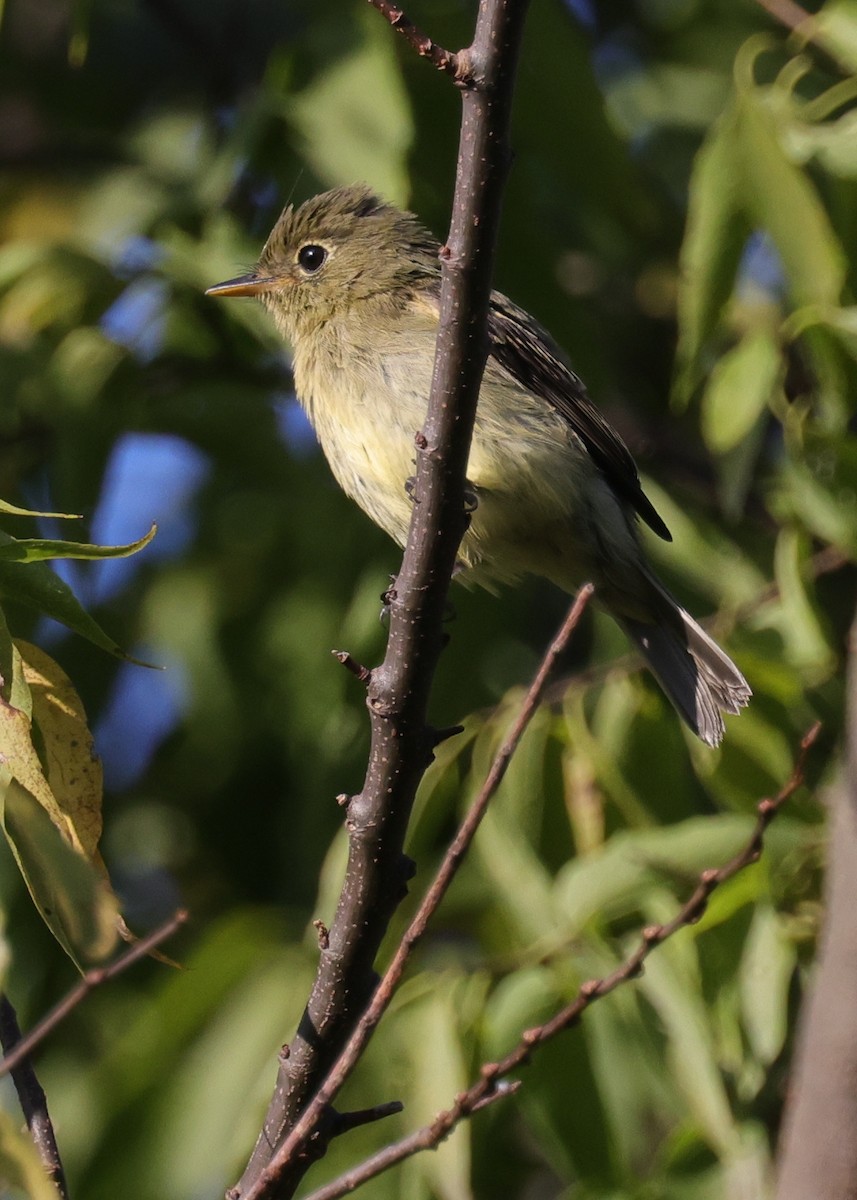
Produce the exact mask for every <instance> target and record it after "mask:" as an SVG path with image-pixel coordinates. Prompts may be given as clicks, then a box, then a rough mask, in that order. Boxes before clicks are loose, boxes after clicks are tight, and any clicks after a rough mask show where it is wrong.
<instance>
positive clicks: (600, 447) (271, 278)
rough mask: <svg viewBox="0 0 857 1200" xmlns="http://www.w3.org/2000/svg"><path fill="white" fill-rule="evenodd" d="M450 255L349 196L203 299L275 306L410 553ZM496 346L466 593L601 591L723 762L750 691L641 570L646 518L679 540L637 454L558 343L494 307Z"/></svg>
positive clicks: (416, 228)
mask: <svg viewBox="0 0 857 1200" xmlns="http://www.w3.org/2000/svg"><path fill="white" fill-rule="evenodd" d="M439 250H440V243H439V242H438V241H437V239H436V238H435V237H433V236H432V234H431V233H429V232H428V231H427V230H426V229H425V228H424V227H423V226H422V225H421V224H420V222H419V221H418V219H417V218H416V217H415V216H414V215H413V214H411V213H407V212H402V211H400V210H399V209H398V208H395V207H393V206H392V205H390V204H387V203H385V202H384V201H383V200H381V199H379V198H378V197H377V196H376V195H374V194H373V192H372V191H371V190H370V189H369V188H367V187H365V186H362V185H359V186H353V187H344V188H336V189H335V190H333V191H329V192H325V193H323V194H322V195H319V196H316V197H314V198H313V199H311V200H308V201H307V202H306V203H305V204H302V205H301V206H300V207H299V208H294V207H292V206H291V205H290V206H289V207H287V208H286V209H285V210H284V211H283V213H282V215H281V216H280V218H279V220H278V221H277V223H276V225H275V226H274V229H273V231H272V233H271V236H270V237H269V238H268V241H267V243H266V244H265V247H264V249H263V251H262V254H261V256H260V258H259V262H258V264H257V266H256V267H255V268H254V269H253V270H252V271H251V272H250V273H249V274H247V275H242V276H240V277H239V278H237V279H230V280H228V281H227V282H226V283H220V284H217V285H216V286H215V287H211V288H209V289H208V294H209V295H212V296H256V297H258V298H259V299H260V300H261V301H262V303H263V304H264V306H265V307H266V308H267V309H268V311H269V312H270V313H271V315H272V317H273V318H274V321H275V322H276V325H277V327H278V329H279V331H280V332H281V333H282V335H283V336H284V337H285V338H286V340H287V341H288V342H289V343H290V344H291V347H292V349H293V352H294V378H295V388H296V391H297V395H298V399H299V400H300V402H301V404H302V405H303V407H304V408H305V410H306V412H307V414H308V416H309V419H310V421H311V422H312V424H313V426H314V427H315V431H316V434H317V436H318V439H319V442H320V443H321V446H322V449H323V450H324V453H325V455H326V457H327V460H328V462H329V464H330V467H331V470H332V471H333V474H334V476H335V477H336V479H337V481H338V482H339V484H340V486H341V487H342V488H343V490H344V491H345V492H346V493H347V494H348V495H349V496H350V497H351V498H352V499H353V500H356V501H357V503H358V504H359V505H360V507H361V508H363V509H364V511H365V512H366V513H368V515H369V516H370V517H371V518H372V519H373V520H374V521H376V522H377V524H378V525H380V526H381V528H382V529H385V530H386V531H387V533H388V534H390V536H391V537H393V538H394V539H395V540H396V541H397V542H398V543H399V544H400V545H404V542H405V539H406V537H407V533H408V526H409V523H410V516H411V503H412V500H411V498H410V480H411V479H412V477H413V474H414V460H415V450H414V436H415V434H416V433H417V432H418V431H419V430H420V429H421V428H422V425H423V422H424V419H425V415H426V408H427V403H428V395H429V388H430V384H431V376H432V366H433V362H434V353H435V339H436V335H437V328H438V319H439V311H440V272H441V268H440V259H439V257H438V254H439ZM488 332H489V338H490V351H489V355H488V360H487V363H486V367H485V374H484V377H483V381H482V387H481V391H480V394H479V403H478V408H477V414H476V424H475V427H474V432H473V442H472V447H471V451H470V458H469V462H468V471H467V479H468V488H469V490H470V492H472V494H473V496H474V498H475V501H476V505H475V509H474V511H473V513H472V517H471V521H470V525H469V528H468V530H467V532H466V534H465V535H464V539H463V541H462V543H461V548H460V551H459V559H460V566H461V571H462V575H463V578H464V579H465V581H471V582H474V583H480V584H487V585H488V586H489V587H491V586H493V585H494V584H497V583H508V582H513V581H515V580H517V579H519V578H520V577H521V576H522V575H525V574H527V573H531V574H535V575H541V576H544V577H545V578H547V579H550V580H551V581H552V582H553V583H555V584H558V585H559V587H561V588H563V589H564V590H565V591H567V592H574V591H575V590H576V589H577V588H578V587H579V585H580V584H581V582H583V581H584V580H587V579H588V580H591V581H592V582H593V583H594V584H595V588H596V597H597V599H598V601H599V602H600V604H601V605H602V606H603V607H604V608H606V609H607V611H608V612H610V613H611V614H612V615H613V616H614V617H615V619H616V620H617V621H618V622H619V624H620V625H621V626H622V628H623V629H625V631H626V632H627V634H628V635H629V637H630V638H631V639H632V641H633V642H635V643H636V645H637V646H638V647H639V649H640V650H641V651H642V653H643V656H644V657H645V659H646V661H647V662H648V665H649V667H650V669H651V670H652V672H653V674H654V675H655V677H656V678H657V680H658V681H659V683H660V684H661V686H662V688H663V689H664V691H665V692H666V694H667V696H668V697H669V699H670V700H671V701H672V703H673V705H674V706H675V708H676V709H677V711H678V712H679V714H680V715H681V717H682V718H683V719H684V720H685V721H686V722H687V724H688V725H689V726H690V728H691V729H692V730H693V731H694V732H695V733H696V734H697V735H698V736H699V737H700V738H701V739H702V741H703V742H705V743H707V744H708V745H709V746H716V745H717V744H718V743H719V742H720V741H721V739H722V737H723V732H724V725H723V718H722V716H721V713H722V712H727V713H737V712H739V711H740V710H741V708H742V707H743V706H744V705H745V704H746V703H747V701H748V700H749V697H750V694H751V693H750V688H749V686H748V685H747V681H746V680H745V679H744V676H743V675H742V674H741V672H740V671H739V670H738V668H737V667H736V666H735V664H734V663H733V662H732V661H731V659H729V658H728V657H727V655H726V654H724V652H723V651H722V650H721V649H720V647H719V646H717V644H716V643H715V642H714V641H713V640H712V639H711V638H710V637H709V636H708V634H707V633H705V631H704V630H703V629H701V628H700V626H699V625H698V624H697V623H696V621H694V619H693V617H691V616H690V614H689V613H688V612H686V611H685V609H684V608H682V606H681V605H680V604H679V603H678V602H677V601H676V600H675V599H673V597H672V596H671V595H670V594H669V592H668V591H667V590H666V588H664V586H663V585H662V584H661V583H660V582H659V581H658V579H657V577H656V576H655V574H654V572H653V570H652V568H651V567H650V565H649V564H648V562H647V561H646V557H645V554H644V552H643V549H642V547H641V545H640V542H639V538H638V536H637V529H636V525H637V521H638V519H639V520H642V521H644V522H645V524H646V525H648V526H649V528H650V529H651V530H653V531H654V532H655V533H656V534H657V535H658V536H659V537H661V538H664V539H665V540H666V541H671V540H672V539H671V536H670V533H669V530H668V529H667V527H666V525H665V524H664V522H663V521H662V520H661V518H660V517H659V516H658V514H657V512H656V511H655V509H654V507H653V506H652V504H651V502H650V501H649V500H648V499H647V498H646V496H645V495H644V493H643V489H642V487H641V485H640V480H639V477H638V475H637V468H636V465H635V463H634V460H633V458H632V457H631V454H630V451H629V450H628V448H627V447H626V445H625V443H624V442H623V441H622V439H621V438H620V437H619V435H618V434H617V433H616V432H615V431H614V430H613V429H612V428H611V426H610V425H609V424H608V423H607V421H606V420H605V419H604V417H603V416H602V415H601V414H600V412H599V411H598V409H597V408H596V407H595V405H594V404H593V402H592V401H591V400H590V398H589V395H588V394H587V391H586V388H585V387H584V385H583V383H582V382H581V380H580V379H579V378H578V377H577V375H576V374H575V373H574V371H573V370H572V369H571V366H570V365H569V364H568V362H567V360H566V358H565V356H564V354H563V353H562V351H561V350H560V349H559V348H558V347H557V346H556V344H555V343H554V342H553V340H552V339H551V337H550V335H549V334H548V333H547V332H546V331H545V330H544V329H542V328H541V326H540V325H539V324H538V323H537V322H536V321H535V320H534V319H533V318H532V317H531V316H530V315H529V314H528V313H526V312H524V310H523V309H521V308H518V306H517V305H515V304H513V303H512V302H511V301H510V300H508V299H507V298H506V297H505V296H503V295H501V294H500V293H499V292H494V293H493V295H492V298H491V306H490V312H489V317H488Z"/></svg>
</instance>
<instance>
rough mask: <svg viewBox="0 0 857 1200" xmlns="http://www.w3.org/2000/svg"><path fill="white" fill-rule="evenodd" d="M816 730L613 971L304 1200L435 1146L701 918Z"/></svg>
mask: <svg viewBox="0 0 857 1200" xmlns="http://www.w3.org/2000/svg"><path fill="white" fill-rule="evenodd" d="M820 729H821V726H820V724H818V723H816V724H815V725H813V726H812V728H811V729H810V730H809V731H808V732H807V733H806V734H805V736H804V737H803V739H802V741H801V745H800V752H799V754H798V757H797V760H796V762H795V765H794V768H793V770H792V773H791V776H790V777H789V780H788V782H787V783H786V784H785V786H784V787H783V788H782V789H781V791H780V792H779V793H778V794H777V795H776V796H775V797H774V798H773V799H765V800H762V801H760V802H759V804H758V805H757V808H756V813H757V816H756V825H755V827H754V829H753V832H752V833H751V835H750V837H749V838H748V840H747V842H746V843H745V845H744V846H743V848H742V849H741V850H739V851H738V853H737V854H736V855H734V857H733V858H731V859H730V860H729V861H728V862H727V863H725V864H724V865H723V866H722V867H718V868H712V869H710V870H707V871H703V872H702V873H701V875H700V876H699V882H698V883H697V885H696V887H695V888H694V890H693V892H692V894H691V896H690V897H689V899H688V900H686V901H685V903H684V904H683V905H682V906H681V908H680V909H679V911H678V912H677V913H676V915H675V916H674V917H673V918H672V920H671V921H667V922H666V923H665V924H663V925H650V926H648V927H647V928H646V929H644V930H643V932H642V935H641V939H640V942H639V944H638V946H637V947H636V949H635V950H634V951H633V953H631V954H630V955H629V956H628V957H627V958H626V959H625V961H624V962H622V963H621V964H620V965H619V966H618V967H617V968H616V969H615V970H614V971H612V972H611V973H610V974H609V975H605V976H602V977H601V978H600V979H592V980H589V981H588V982H587V983H584V984H582V985H581V987H580V988H579V990H578V993H577V996H576V997H575V999H574V1000H573V1001H572V1002H571V1003H570V1004H568V1005H566V1006H565V1008H562V1009H560V1011H559V1012H558V1013H556V1014H555V1015H554V1016H553V1017H551V1019H550V1020H548V1021H545V1022H544V1024H542V1025H538V1026H536V1027H535V1028H534V1029H528V1030H527V1031H526V1032H525V1033H524V1034H523V1035H522V1036H521V1039H520V1041H519V1042H518V1044H517V1046H515V1048H514V1049H513V1050H512V1051H511V1052H510V1053H509V1054H507V1055H506V1057H505V1058H502V1059H500V1060H499V1061H498V1062H493V1063H485V1064H484V1065H483V1067H482V1069H481V1070H480V1073H479V1079H478V1080H477V1082H476V1083H474V1084H473V1085H472V1086H471V1087H469V1088H468V1089H467V1090H466V1091H464V1092H461V1093H460V1094H459V1095H458V1096H456V1098H455V1102H454V1103H453V1104H452V1105H451V1107H450V1108H448V1109H445V1110H444V1111H443V1112H441V1113H438V1115H437V1116H436V1117H435V1119H434V1120H433V1121H432V1122H431V1123H430V1124H429V1125H425V1126H423V1128H422V1129H418V1130H416V1132H414V1133H412V1134H409V1135H408V1137H405V1138H402V1139H401V1140H400V1141H398V1142H394V1143H393V1144H392V1145H390V1146H386V1147H385V1148H384V1149H383V1150H380V1151H379V1152H378V1153H377V1154H374V1155H372V1157H371V1158H368V1159H366V1161H365V1162H363V1163H361V1164H359V1165H358V1166H356V1167H353V1168H351V1169H350V1170H349V1171H347V1172H346V1173H345V1174H343V1175H341V1176H339V1178H338V1179H335V1180H333V1181H332V1182H331V1183H329V1184H327V1185H326V1186H325V1187H322V1188H319V1189H317V1190H316V1191H314V1192H312V1193H310V1195H309V1196H307V1197H306V1200H338V1197H340V1196H345V1195H347V1194H348V1193H349V1192H353V1191H354V1190H355V1189H356V1188H358V1187H360V1186H361V1185H362V1184H364V1183H366V1182H368V1181H369V1180H370V1179H374V1178H375V1177H376V1176H378V1175H380V1174H381V1173H382V1172H384V1171H388V1170H389V1169H390V1168H391V1167H394V1166H396V1165H397V1164H398V1163H400V1162H403V1161H404V1160H405V1159H406V1158H411V1157H412V1156H413V1155H414V1154H418V1153H419V1152H420V1151H421V1150H431V1149H434V1148H435V1147H437V1146H439V1145H440V1143H441V1142H442V1141H443V1140H444V1139H445V1138H447V1137H448V1136H449V1134H450V1133H451V1132H452V1130H453V1129H454V1128H455V1127H456V1126H457V1125H458V1124H460V1122H461V1121H463V1120H464V1119H465V1118H467V1117H470V1116H472V1115H473V1113H475V1112H477V1111H479V1109H481V1108H483V1107H484V1106H485V1105H486V1104H487V1103H490V1102H491V1101H492V1100H495V1099H500V1098H502V1097H503V1096H507V1095H508V1094H509V1092H510V1091H512V1090H514V1089H515V1088H516V1087H517V1086H519V1081H511V1082H509V1081H507V1080H506V1078H505V1077H506V1076H507V1075H509V1074H511V1072H512V1071H515V1070H517V1069H518V1068H519V1067H521V1066H524V1065H525V1064H526V1063H527V1061H528V1060H529V1058H530V1055H531V1054H532V1052H533V1050H535V1049H537V1048H538V1047H539V1046H543V1045H544V1044H545V1043H546V1042H549V1041H551V1039H552V1038H555V1037H556V1036H557V1035H558V1034H560V1033H562V1032H564V1031H565V1030H567V1029H570V1028H572V1026H574V1025H576V1024H578V1022H579V1021H580V1019H581V1017H582V1016H583V1014H584V1012H585V1011H586V1009H587V1008H589V1006H590V1005H591V1004H594V1003H595V1001H596V1000H600V999H601V998H602V997H603V996H607V995H609V993H610V992H613V991H615V990H616V988H618V987H620V986H621V985H622V984H624V983H628V982H629V981H630V980H632V979H635V978H637V976H638V975H639V974H640V973H641V971H642V969H643V964H644V962H645V960H646V959H647V958H648V956H649V955H650V954H651V952H652V950H654V948H655V947H656V946H659V945H661V943H662V942H665V941H667V939H668V938H671V937H672V936H673V934H675V933H677V932H678V930H680V929H684V928H686V927H687V926H689V925H694V924H695V923H696V922H697V921H698V920H699V919H700V918H701V917H702V915H703V913H704V912H705V910H706V908H707V906H708V901H709V899H710V898H711V893H712V892H713V891H714V890H715V888H717V887H719V886H720V884H722V883H725V881H726V880H727V879H731V878H732V876H733V875H737V874H738V872H739V871H742V870H743V869H744V868H745V867H748V866H750V864H751V863H754V862H757V861H758V859H759V856H760V854H761V852H762V847H763V842H764V836H765V830H766V829H767V828H768V826H769V825H770V823H771V821H772V820H773V819H774V817H775V816H776V814H777V812H778V811H779V809H780V808H781V807H782V806H783V804H785V803H786V801H787V800H789V799H790V798H791V797H792V796H793V795H794V793H795V792H796V791H797V789H798V788H799V787H800V786H801V784H802V783H803V781H804V771H805V766H806V758H807V755H808V753H809V750H810V748H811V747H812V745H813V744H814V742H815V740H816V738H817V737H818V733H819V730H820Z"/></svg>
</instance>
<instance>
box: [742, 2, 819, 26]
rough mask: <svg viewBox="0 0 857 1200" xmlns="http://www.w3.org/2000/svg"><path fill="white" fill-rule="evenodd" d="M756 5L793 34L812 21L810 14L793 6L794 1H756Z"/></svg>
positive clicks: (796, 5)
mask: <svg viewBox="0 0 857 1200" xmlns="http://www.w3.org/2000/svg"><path fill="white" fill-rule="evenodd" d="M756 3H757V4H758V5H759V7H760V8H763V9H764V10H765V12H767V13H770V15H771V16H772V17H773V18H774V20H776V21H779V22H780V24H781V25H785V27H786V28H787V29H791V30H792V31H793V32H794V31H795V30H797V29H800V27H801V25H805V24H806V23H807V21H811V20H812V13H808V12H807V11H806V9H805V8H801V6H800V5H799V4H795V0H756Z"/></svg>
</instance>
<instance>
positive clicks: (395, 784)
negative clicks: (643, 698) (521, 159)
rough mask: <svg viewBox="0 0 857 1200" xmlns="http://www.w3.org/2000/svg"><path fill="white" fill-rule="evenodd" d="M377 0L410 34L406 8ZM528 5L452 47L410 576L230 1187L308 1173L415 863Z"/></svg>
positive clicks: (252, 1190)
mask: <svg viewBox="0 0 857 1200" xmlns="http://www.w3.org/2000/svg"><path fill="white" fill-rule="evenodd" d="M381 7H382V11H384V12H385V15H386V16H387V17H388V19H390V18H391V17H394V18H395V19H396V20H398V21H399V24H398V26H397V27H399V28H403V26H402V21H401V20H399V17H398V13H399V10H398V9H396V10H395V13H394V10H393V8H392V6H390V5H384V6H381ZM526 7H527V3H526V0H482V2H481V4H480V8H479V14H478V17H477V23H476V31H475V36H474V40H473V44H472V45H471V46H470V47H468V48H467V49H466V50H463V51H461V53H460V55H458V56H457V59H458V60H459V64H458V65H460V63H466V65H467V68H468V70H469V71H470V75H469V77H468V80H467V86H465V87H462V89H461V97H462V105H463V120H462V131H461V140H460V145H459V160H458V170H457V175H456V189H455V199H454V202H453V215H452V225H451V228H450V234H449V239H448V242H447V245H446V247H445V248H444V251H443V253H442V256H441V257H442V275H441V298H440V325H439V331H438V339H437V356H436V360H435V369H434V375H433V380H432V387H431V396H430V398H429V405H428V413H427V415H426V421H425V425H424V427H423V430H422V431H421V432H419V433H417V431H415V434H417V436H416V437H415V443H416V459H417V467H416V477H415V483H414V500H415V503H414V506H413V512H412V516H411V527H410V531H409V535H408V543H407V546H406V548H405V554H404V557H403V560H402V566H401V570H400V571H399V574H398V576H397V579H396V583H395V587H394V588H393V589H391V592H390V593H389V609H390V634H389V639H388V643H387V652H386V655H385V658H384V662H383V663H382V664H381V666H380V667H378V668H376V669H375V670H373V671H372V679H371V682H370V683H369V687H368V695H367V704H368V707H369V712H370V715H371V746H370V751H369V762H368V766H367V772H366V779H365V781H364V784H363V788H362V790H361V791H360V793H359V794H358V795H356V796H354V797H352V798H351V800H350V801H349V802H348V816H347V821H346V827H347V829H348V833H349V847H348V865H347V868H346V874H345V880H344V883H343V888H342V892H341V894H340V897H339V902H338V904H337V910H336V913H335V915H334V918H333V920H332V921H331V923H330V931H329V944H328V947H327V949H325V950H323V951H322V952H321V954H320V957H319V967H318V972H317V975H316V980H315V982H314V984H313V987H312V991H311V993H310V997H309V1000H308V1002H307V1006H306V1009H305V1011H304V1015H303V1017H302V1019H301V1022H300V1025H299V1027H298V1030H297V1032H296V1034H295V1036H294V1037H293V1038H292V1040H291V1042H290V1049H291V1053H290V1056H289V1058H288V1059H287V1060H285V1061H281V1063H280V1069H279V1072H278V1076H277V1082H276V1086H275V1090H274V1095H273V1097H272V1100H271V1103H270V1105H269V1107H268V1113H267V1115H266V1118H265V1123H264V1126H263V1129H262V1131H261V1133H260V1135H259V1138H258V1140H257V1143H256V1146H255V1148H254V1151H253V1154H252V1156H251V1159H250V1162H249V1163H248V1165H247V1167H246V1169H245V1171H244V1174H243V1176H242V1178H241V1181H240V1182H239V1184H238V1186H237V1187H236V1188H235V1189H233V1190H232V1192H231V1195H238V1196H241V1197H245V1196H247V1195H251V1194H252V1195H253V1196H256V1197H260V1198H261V1197H262V1196H263V1195H264V1196H270V1195H272V1194H273V1193H274V1191H275V1190H276V1194H277V1195H278V1196H281V1197H286V1196H291V1195H293V1194H294V1191H295V1188H296V1187H297V1186H298V1183H299V1182H300V1179H301V1177H302V1175H303V1174H304V1172H305V1171H306V1169H307V1165H308V1159H307V1157H306V1156H301V1155H297V1156H296V1158H295V1159H294V1160H293V1161H292V1162H290V1163H289V1164H288V1166H287V1167H286V1165H285V1164H281V1165H280V1166H279V1167H278V1169H277V1171H276V1172H272V1173H267V1174H266V1168H267V1166H268V1164H269V1162H270V1161H271V1158H272V1155H273V1154H274V1153H275V1152H276V1151H277V1148H278V1147H279V1146H281V1145H282V1143H283V1141H284V1139H285V1137H286V1136H287V1134H288V1132H289V1130H292V1129H294V1128H295V1124H296V1122H297V1121H298V1119H299V1117H300V1114H301V1113H302V1112H303V1111H304V1110H305V1109H306V1107H307V1104H308V1103H309V1102H310V1100H311V1098H312V1097H313V1096H314V1095H315V1094H316V1093H317V1092H318V1090H319V1088H320V1087H321V1085H322V1082H323V1080H324V1079H325V1077H326V1075H327V1073H328V1071H329V1070H330V1067H331V1065H332V1064H333V1062H334V1061H335V1060H336V1059H337V1058H338V1056H339V1054H340V1053H341V1051H342V1048H343V1046H344V1045H345V1043H346V1042H347V1040H348V1038H349V1036H350V1035H351V1032H352V1030H353V1029H354V1026H355V1024H356V1022H357V1020H358V1019H359V1017H360V1014H361V1013H362V1012H363V1010H364V1009H365V1007H366V1005H367V1003H368V1001H369V999H370V998H371V996H372V993H373V992H374V990H375V986H376V983H377V976H376V974H375V971H374V961H375V956H376V954H377V953H378V949H379V947H380V944H381V941H382V939H383V937H384V934H385V932H386V929H387V926H388V924H389V920H390V917H391V916H392V914H393V912H394V911H395V909H396V907H397V906H398V904H399V903H400V902H401V900H402V899H403V897H404V896H405V895H406V893H407V883H408V880H409V878H410V877H411V874H412V872H413V864H412V863H411V862H410V860H409V859H407V858H406V856H405V855H404V853H403V845H404V839H405V833H406V831H407V825H408V820H409V817H410V812H411V807H412V804H413V798H414V795H415V793H416V788H417V785H418V783H419V780H420V779H421V778H422V775H423V773H424V771H425V769H426V767H427V765H428V763H429V761H430V759H431V754H432V749H433V735H432V732H431V730H430V729H429V727H428V725H427V722H426V715H427V709H428V698H429V690H430V686H431V680H432V678H433V675H434V671H435V668H436V665H437V662H438V659H439V657H440V652H441V650H442V648H443V646H444V642H445V636H444V629H443V622H444V616H445V611H446V597H447V593H448V590H449V581H450V578H451V576H452V572H453V568H454V566H455V560H456V554H457V552H458V547H459V543H460V541H461V538H462V535H463V534H464V531H465V529H466V526H467V522H468V520H469V516H468V513H467V503H466V495H465V492H466V487H465V472H466V465H467V461H468V457H469V453H470V441H471V436H472V432H473V422H474V418H475V414H476V402H477V399H478V395H479V387H480V384H481V380H482V372H483V369H484V366H485V359H486V355H487V351H488V336H487V312H488V303H489V299H490V294H491V283H492V264H493V252H494V245H495V243H496V237H497V228H498V225H499V213H500V199H501V193H502V185H503V183H504V180H505V175H506V171H507V168H508V164H509V161H510V149H509V142H508V130H509V124H510V112H511V97H512V84H513V80H514V73H515V69H516V66H517V57H518V47H519V43H520V38H521V33H522V29H523V18H524V13H525V10H526ZM418 48H419V47H418ZM428 56H429V57H430V55H428ZM458 65H457V68H456V72H457V77H459V78H460V76H461V71H460V70H458ZM263 1178H264V1182H260V1181H261V1180H262V1179H263Z"/></svg>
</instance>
